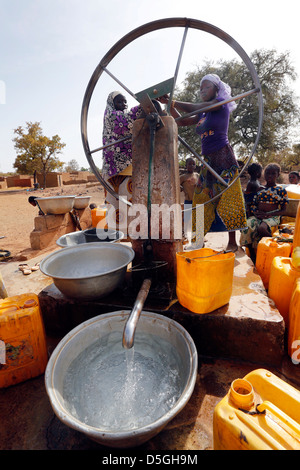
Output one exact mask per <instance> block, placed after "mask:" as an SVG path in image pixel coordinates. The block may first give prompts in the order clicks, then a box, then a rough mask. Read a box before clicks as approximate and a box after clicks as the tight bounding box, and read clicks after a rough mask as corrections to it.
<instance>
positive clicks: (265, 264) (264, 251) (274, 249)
mask: <svg viewBox="0 0 300 470" xmlns="http://www.w3.org/2000/svg"><path fill="white" fill-rule="evenodd" d="M291 249H292V245H291V243H284V242H277V241H276V240H274V239H273V238H271V237H270V238H267V237H265V238H262V239H261V240H260V242H259V243H258V245H257V253H256V263H255V267H256V269H257V272H258V274H259V275H260V277H261V279H262V282H263V284H264V286H265V289H266V290H268V287H269V279H270V271H271V265H272V261H273V259H274V258H275V257H276V256H283V257H289V256H290V254H291Z"/></svg>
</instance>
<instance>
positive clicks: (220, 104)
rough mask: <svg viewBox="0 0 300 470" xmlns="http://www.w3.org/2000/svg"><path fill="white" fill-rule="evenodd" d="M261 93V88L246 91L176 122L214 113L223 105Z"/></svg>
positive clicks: (186, 115) (185, 115) (182, 117)
mask: <svg viewBox="0 0 300 470" xmlns="http://www.w3.org/2000/svg"><path fill="white" fill-rule="evenodd" d="M259 92H260V88H253V90H249V91H245V93H241V94H240V95H236V96H234V97H232V98H230V99H228V100H224V101H219V103H215V104H211V105H210V106H206V108H201V109H197V110H196V111H192V112H191V113H188V114H184V115H183V116H180V117H178V118H176V119H175V121H180V119H184V118H187V117H190V116H195V115H196V114H199V113H207V112H208V111H212V110H213V109H215V108H218V107H219V106H222V105H223V104H227V103H231V101H237V100H240V99H242V98H245V97H246V96H249V95H253V94H254V93H259Z"/></svg>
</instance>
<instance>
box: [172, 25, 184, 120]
mask: <svg viewBox="0 0 300 470" xmlns="http://www.w3.org/2000/svg"><path fill="white" fill-rule="evenodd" d="M188 29H189V28H188V26H186V27H185V28H184V33H183V38H182V42H181V47H180V51H179V56H178V59H177V65H176V69H175V74H174V83H173V89H172V91H171V94H170V99H169V102H168V106H167V113H168V114H170V109H171V103H172V99H173V95H174V90H175V86H176V82H177V77H178V72H179V67H180V63H181V59H182V54H183V50H184V46H185V41H186V37H187V33H188Z"/></svg>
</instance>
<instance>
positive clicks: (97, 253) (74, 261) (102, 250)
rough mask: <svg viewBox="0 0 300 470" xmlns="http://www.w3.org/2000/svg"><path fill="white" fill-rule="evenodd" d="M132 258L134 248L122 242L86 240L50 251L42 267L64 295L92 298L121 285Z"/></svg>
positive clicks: (44, 272) (101, 295)
mask: <svg viewBox="0 0 300 470" xmlns="http://www.w3.org/2000/svg"><path fill="white" fill-rule="evenodd" d="M133 258H134V251H133V250H132V248H130V247H129V246H127V245H122V244H121V243H107V242H103V243H86V244H82V245H76V246H74V247H67V248H62V249H61V250H59V251H55V252H54V253H51V254H50V255H48V256H47V257H46V258H44V259H43V260H42V261H41V263H40V270H41V271H42V273H43V274H45V275H46V276H49V277H52V279H53V282H54V284H55V286H56V287H57V288H58V290H60V292H62V293H63V294H64V295H65V296H67V297H71V298H77V299H87V300H93V299H100V298H102V297H105V296H107V295H109V294H110V293H111V292H113V291H114V290H115V289H116V288H117V287H118V286H119V285H121V283H122V282H123V280H124V277H125V274H126V270H127V266H128V264H130V263H131V261H132V260H133Z"/></svg>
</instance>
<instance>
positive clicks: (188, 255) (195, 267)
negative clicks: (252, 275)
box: [176, 248, 235, 313]
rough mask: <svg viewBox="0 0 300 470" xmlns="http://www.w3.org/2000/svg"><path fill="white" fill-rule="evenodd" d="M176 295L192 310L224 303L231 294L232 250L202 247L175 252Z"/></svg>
mask: <svg viewBox="0 0 300 470" xmlns="http://www.w3.org/2000/svg"><path fill="white" fill-rule="evenodd" d="M176 260H177V283H176V294H177V298H178V301H179V303H180V304H181V305H182V306H183V307H185V308H187V309H188V310H190V311H191V312H194V313H209V312H212V311H213V310H216V309H217V308H219V307H222V306H223V305H226V304H227V303H228V302H229V300H230V297H231V294H232V282H233V269H234V260H235V255H234V253H231V252H230V253H225V252H218V251H215V250H212V249H210V248H201V249H200V250H193V251H183V252H178V253H176Z"/></svg>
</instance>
